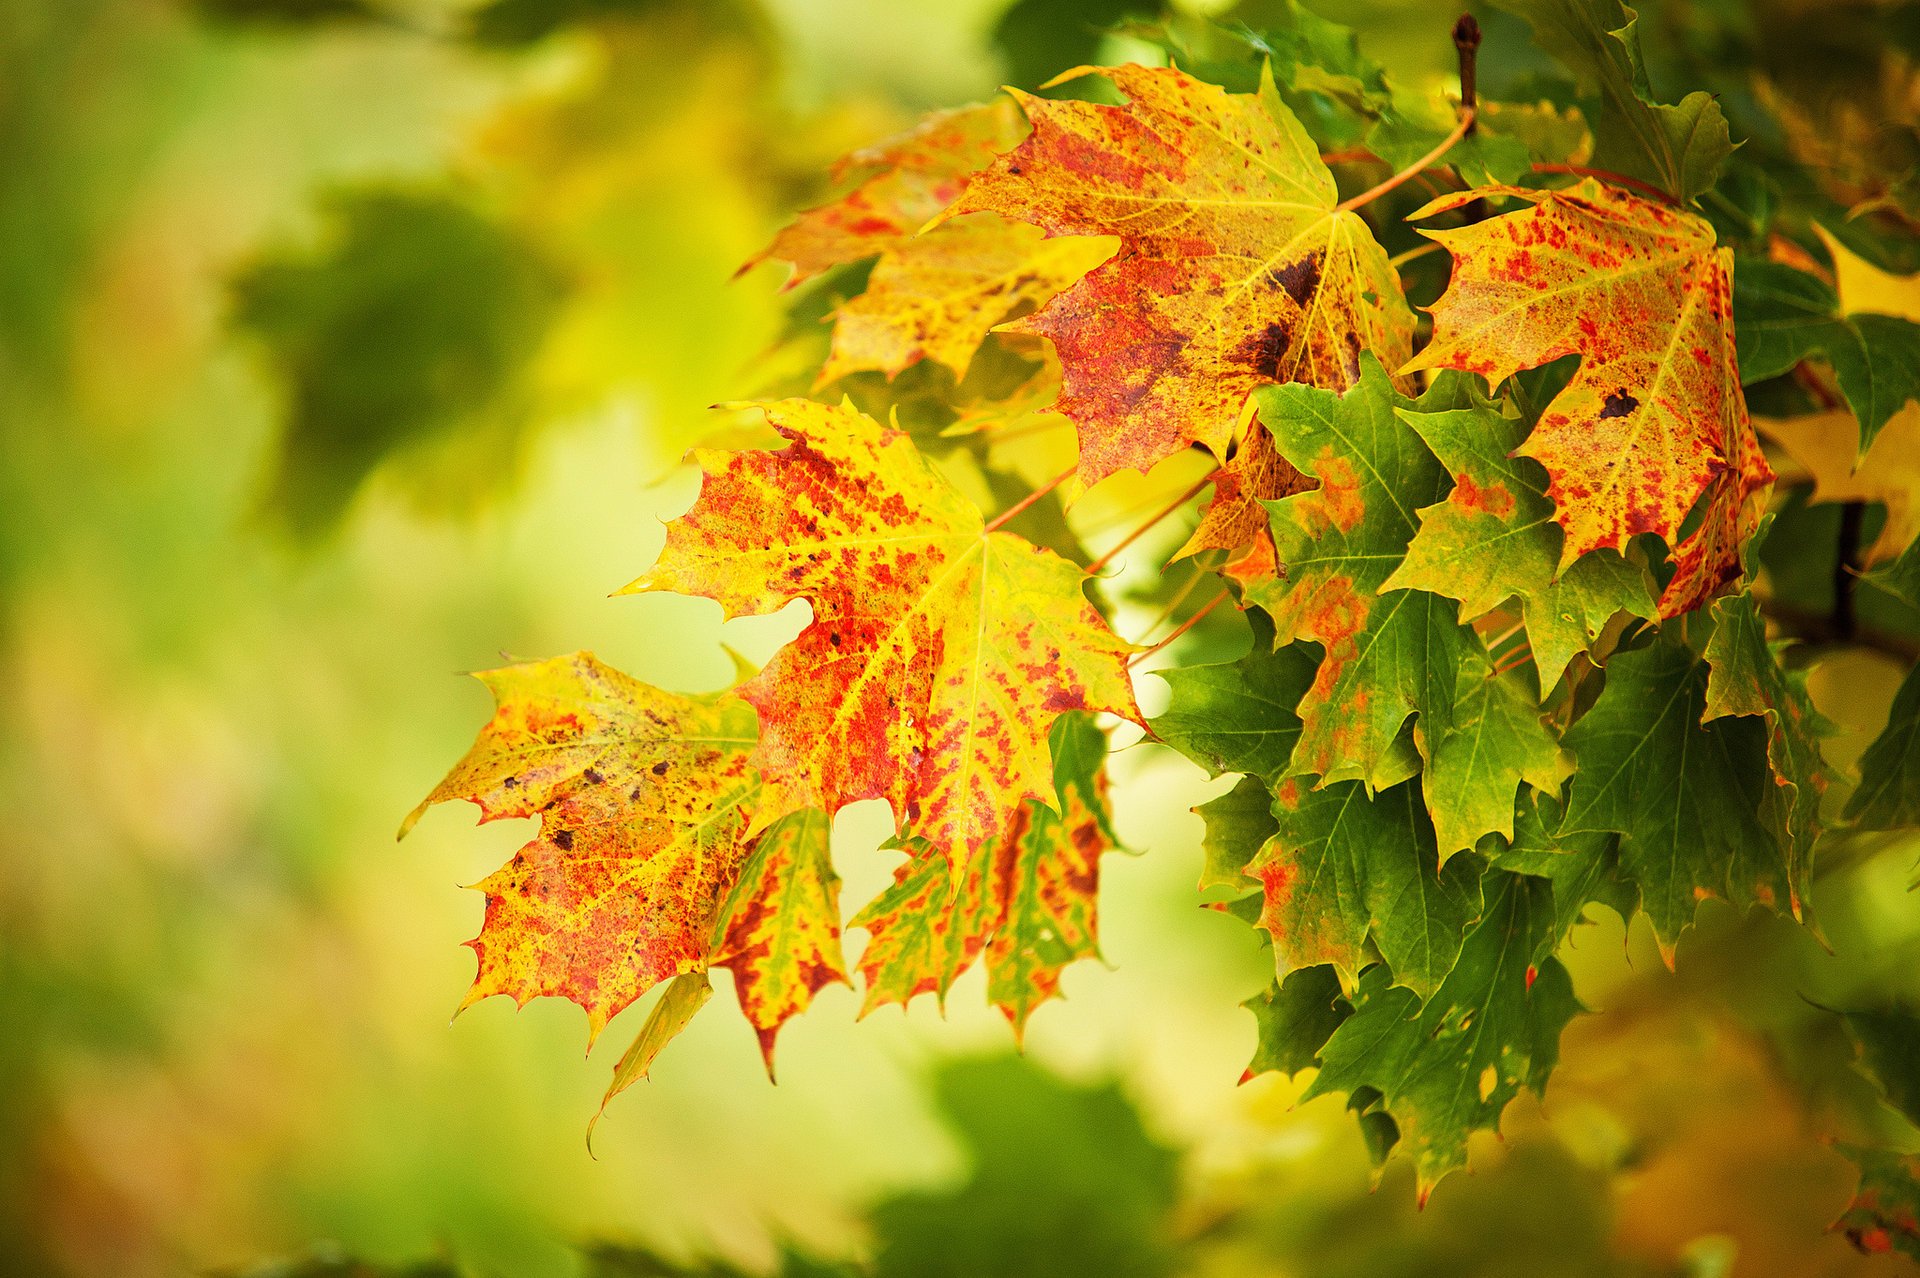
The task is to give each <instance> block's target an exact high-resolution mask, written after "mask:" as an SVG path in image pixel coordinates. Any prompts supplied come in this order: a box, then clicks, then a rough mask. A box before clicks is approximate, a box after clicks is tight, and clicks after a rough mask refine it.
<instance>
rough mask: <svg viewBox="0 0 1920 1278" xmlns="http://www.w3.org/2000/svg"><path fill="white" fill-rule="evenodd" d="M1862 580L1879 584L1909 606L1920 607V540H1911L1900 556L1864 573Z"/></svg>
mask: <svg viewBox="0 0 1920 1278" xmlns="http://www.w3.org/2000/svg"><path fill="white" fill-rule="evenodd" d="M1861 580H1862V581H1865V582H1869V583H1871V584H1872V585H1875V586H1878V587H1879V588H1880V589H1882V590H1884V591H1886V592H1887V593H1888V594H1890V595H1892V596H1893V597H1894V598H1896V599H1898V600H1899V601H1900V602H1901V603H1903V604H1906V605H1907V606H1908V607H1909V608H1920V541H1915V542H1909V543H1908V544H1907V548H1906V549H1905V550H1903V551H1901V552H1900V553H1899V555H1898V556H1896V557H1895V558H1894V559H1892V560H1890V561H1889V562H1887V563H1884V564H1881V565H1880V566H1879V567H1878V568H1875V569H1874V570H1873V571H1872V572H1869V573H1865V574H1863V575H1862V577H1861Z"/></svg>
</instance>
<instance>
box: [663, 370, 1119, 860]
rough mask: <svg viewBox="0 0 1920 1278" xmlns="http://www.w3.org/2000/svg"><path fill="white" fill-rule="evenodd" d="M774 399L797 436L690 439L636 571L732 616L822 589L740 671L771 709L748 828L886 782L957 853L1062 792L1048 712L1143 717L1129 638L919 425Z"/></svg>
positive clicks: (772, 407)
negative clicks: (729, 446)
mask: <svg viewBox="0 0 1920 1278" xmlns="http://www.w3.org/2000/svg"><path fill="white" fill-rule="evenodd" d="M765 408H766V413H767V420H768V421H769V423H770V424H771V425H772V426H773V428H774V429H775V430H776V431H778V432H779V433H780V434H781V435H782V436H784V437H785V438H786V439H787V440H788V441H789V444H788V446H787V447H786V448H783V449H779V450H775V451H764V450H750V451H745V452H718V451H712V450H704V449H703V450H698V451H697V452H696V454H695V457H696V459H697V460H698V462H699V463H700V466H701V468H702V469H703V470H704V471H705V479H704V480H703V482H702V485H701V490H700V497H699V499H698V500H697V501H696V502H695V503H694V505H693V508H692V509H691V510H689V511H688V512H687V513H686V514H685V515H684V516H682V517H681V518H679V519H677V520H675V521H674V522H673V523H672V525H671V526H670V527H669V528H668V530H667V543H666V547H665V548H664V549H663V550H662V552H661V556H660V561H659V564H658V565H657V566H656V567H655V568H654V570H653V571H652V572H650V573H648V574H647V575H645V576H644V577H642V578H640V579H639V580H638V581H636V582H635V583H634V584H633V585H632V586H630V587H629V588H628V589H629V590H675V591H679V592H680V593H683V594H692V595H703V596H705V597H707V598H710V599H714V600H717V601H718V602H719V603H720V605H721V607H722V609H723V610H724V611H725V612H726V614H727V615H728V616H736V615H739V614H743V613H747V614H762V613H768V612H773V611H775V610H777V609H778V608H780V607H782V606H783V605H785V604H786V603H787V602H789V601H790V600H793V599H805V600H807V601H808V602H809V603H810V604H812V606H813V622H812V624H810V625H809V626H808V627H807V628H806V629H805V630H803V631H802V632H801V633H800V635H799V636H798V637H797V638H796V639H795V640H794V641H793V642H792V643H790V644H788V645H787V646H786V647H785V648H783V649H781V650H780V652H778V653H777V654H775V656H774V658H773V659H772V660H771V661H770V662H769V663H768V664H767V666H766V668H765V669H763V670H762V671H761V672H760V673H759V674H758V675H757V676H755V677H754V678H753V679H751V680H749V681H748V682H747V683H745V684H744V685H742V687H741V688H740V690H739V692H740V695H741V696H742V697H743V698H745V699H746V700H747V701H748V702H750V703H751V704H752V705H753V706H754V708H755V709H756V710H758V711H759V714H760V725H761V736H760V743H759V746H758V748H757V749H756V751H755V753H754V756H753V761H754V763H755V765H756V766H758V767H759V768H760V769H761V770H762V773H763V775H764V777H765V781H766V794H765V796H764V799H763V801H762V803H761V806H760V809H759V813H758V815H757V816H756V819H755V821H756V828H758V827H759V826H763V825H765V824H768V823H771V822H772V821H773V820H774V819H776V818H778V817H780V816H783V815H785V814H786V813H788V812H794V811H799V810H801V809H803V808H809V807H819V808H823V809H825V810H826V811H827V813H828V814H829V815H831V814H832V813H834V812H837V811H839V809H840V808H841V807H843V806H844V805H846V804H848V803H853V802H856V801H858V800H861V799H885V800H887V801H888V802H889V803H890V804H891V805H892V807H893V812H894V819H895V821H896V823H897V825H898V828H899V830H900V833H901V835H902V836H903V837H904V836H905V835H906V834H907V833H908V832H909V831H910V832H911V833H912V834H913V835H914V836H916V837H918V838H920V839H923V840H925V841H926V842H927V843H928V844H929V845H931V847H932V848H933V849H934V851H935V852H936V853H938V854H939V855H940V856H941V857H942V858H943V859H945V861H946V862H947V864H948V865H949V867H950V868H952V869H953V870H954V871H955V872H956V873H957V872H958V871H959V869H960V868H961V867H962V866H964V864H965V861H966V857H967V854H968V851H969V849H973V848H978V847H982V846H988V847H991V846H994V845H996V844H998V843H999V842H1000V840H1001V839H1002V838H1003V837H1004V835H1005V833H1006V830H1007V828H1008V826H1009V824H1010V822H1011V821H1012V820H1013V819H1014V817H1015V815H1016V813H1017V811H1018V809H1019V806H1020V804H1021V803H1022V802H1023V801H1024V800H1026V799H1028V798H1042V799H1045V798H1046V797H1047V796H1049V795H1050V794H1051V793H1052V788H1053V787H1052V768H1051V762H1050V760H1049V758H1048V754H1047V746H1046V739H1047V730H1048V728H1049V727H1050V726H1051V725H1052V723H1053V721H1054V720H1055V718H1057V717H1058V716H1059V715H1060V714H1062V713H1064V712H1066V711H1069V710H1104V711H1109V712H1111V713H1114V714H1117V715H1120V716H1121V717H1123V718H1127V719H1130V720H1133V721H1134V722H1138V721H1139V718H1140V714H1139V710H1138V709H1137V708H1136V707H1135V705H1134V701H1133V689H1132V684H1131V682H1130V680H1129V678H1128V675H1127V665H1126V662H1127V657H1128V655H1129V654H1130V653H1131V652H1133V651H1134V649H1133V648H1132V646H1131V645H1129V644H1127V643H1125V642H1123V641H1121V640H1120V639H1119V638H1118V637H1116V636H1115V635H1114V634H1113V633H1112V632H1111V631H1109V630H1108V629H1107V626H1106V623H1105V622H1104V621H1103V620H1102V619H1101V617H1100V615H1099V613H1097V612H1096V611H1095V610H1094V608H1093V606H1092V605H1091V604H1090V603H1089V602H1088V601H1087V598H1086V595H1085V593H1084V585H1085V582H1086V574H1085V573H1084V572H1083V571H1082V570H1081V569H1080V568H1079V567H1077V566H1075V565H1074V564H1071V563H1069V562H1067V561H1066V560H1064V559H1061V558H1060V557H1059V556H1057V555H1054V554H1052V553H1050V552H1048V551H1044V550H1041V549H1039V548H1037V547H1035V546H1033V545H1032V544H1031V543H1029V542H1027V541H1026V540H1024V539H1023V538H1020V537H1018V536H1015V535H1014V534H1012V533H1008V532H1003V531H997V530H996V531H993V532H987V531H986V530H985V524H984V521H983V519H982V518H981V514H980V511H979V510H978V509H977V508H976V507H975V506H974V505H973V504H972V503H971V502H970V501H968V500H967V499H966V498H965V497H964V496H962V495H961V493H960V492H959V491H958V490H957V489H955V488H954V487H953V485H952V484H950V483H949V482H948V481H947V480H946V479H944V478H943V477H941V475H940V474H939V473H938V472H937V471H935V470H934V469H933V467H932V466H931V465H930V464H929V462H928V461H927V459H926V458H925V457H923V456H922V455H921V454H920V453H919V451H918V450H917V449H915V447H914V445H913V443H912V441H911V440H910V439H909V438H908V437H907V436H906V435H904V434H902V433H901V432H898V431H894V430H890V429H888V428H887V427H884V426H881V425H880V424H879V423H877V422H875V421H873V420H872V419H871V418H868V417H866V416H864V415H862V414H860V413H859V412H857V411H855V410H854V409H853V408H851V407H850V406H844V405H843V406H839V407H835V406H831V405H826V404H820V403H815V402H812V401H808V400H786V401H783V402H780V403H776V404H769V405H766V406H765Z"/></svg>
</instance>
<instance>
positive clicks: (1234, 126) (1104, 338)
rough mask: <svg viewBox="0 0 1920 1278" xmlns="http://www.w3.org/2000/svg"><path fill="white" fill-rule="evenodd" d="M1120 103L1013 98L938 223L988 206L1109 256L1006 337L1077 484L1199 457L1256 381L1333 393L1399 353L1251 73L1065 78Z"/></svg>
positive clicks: (1225, 436)
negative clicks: (1036, 338) (1223, 84)
mask: <svg viewBox="0 0 1920 1278" xmlns="http://www.w3.org/2000/svg"><path fill="white" fill-rule="evenodd" d="M1089 72H1094V73H1097V74H1100V75H1103V76H1105V77H1106V78H1107V79H1109V80H1111V81H1112V82H1113V84H1114V85H1115V86H1116V87H1117V88H1118V89H1119V90H1120V91H1121V92H1122V93H1124V94H1125V95H1126V96H1127V98H1128V102H1127V104H1126V105H1125V106H1106V105H1102V104H1098V103H1092V102H1078V101H1052V100H1049V99H1045V98H1038V97H1034V96H1031V95H1029V94H1024V93H1019V92H1017V91H1015V92H1014V96H1015V97H1016V99H1017V100H1018V101H1019V102H1020V104H1021V106H1022V107H1024V108H1025V110H1026V112H1027V116H1028V118H1029V119H1030V120H1031V121H1032V123H1033V128H1034V131H1033V135H1032V136H1031V137H1029V138H1028V139H1027V140H1026V141H1025V142H1023V143H1021V144H1020V146H1019V147H1017V148H1015V149H1014V150H1013V151H1012V152H1011V153H1009V154H1007V155H1005V156H1003V157H1001V158H1000V159H999V160H997V161H995V162H994V164H993V165H992V167H990V168H989V169H987V170H986V171H985V172H984V173H981V174H979V175H978V176H976V177H975V178H974V179H973V181H972V182H971V183H970V184H969V185H968V187H967V189H966V190H965V191H964V192H963V193H962V194H961V195H960V196H959V198H958V199H957V200H956V201H955V202H954V204H953V205H952V206H951V208H950V209H949V215H951V214H957V213H967V212H974V211H980V210H984V211H991V212H997V213H1003V214H1006V215H1007V216H1009V217H1014V218H1018V219H1020V220H1021V221H1025V222H1031V223H1034V224H1035V225H1037V226H1040V227H1043V228H1044V229H1045V230H1046V231H1047V232H1048V233H1049V234H1051V235H1117V236H1119V237H1120V246H1121V247H1120V251H1119V253H1118V254H1117V255H1115V256H1114V257H1113V258H1112V260H1110V261H1108V262H1106V263H1105V264H1104V265H1101V266H1098V267H1096V268H1095V269H1094V270H1092V271H1091V272H1090V273H1089V274H1087V275H1086V276H1085V277H1084V278H1083V279H1081V280H1080V281H1079V282H1078V283H1077V284H1075V285H1074V286H1073V287H1071V288H1069V289H1067V290H1066V291H1065V292H1063V293H1061V294H1059V295H1058V296H1057V297H1055V298H1054V299H1053V300H1052V301H1050V302H1048V303H1047V304H1046V306H1044V307H1042V308H1041V309H1040V310H1039V311H1038V312H1037V313H1035V314H1033V315H1031V316H1028V317H1026V318H1024V319H1021V320H1019V321H1017V322H1016V324H1015V325H1014V326H1013V327H1016V328H1017V329H1018V330H1019V331H1024V332H1032V333H1038V334H1040V335H1042V336H1045V337H1047V338H1049V339H1050V340H1051V341H1052V342H1053V343H1054V346H1055V348H1056V349H1057V350H1058V351H1059V354H1060V360H1061V363H1062V365H1063V366H1064V368H1065V389H1064V393H1063V394H1062V396H1061V398H1060V404H1059V407H1060V410H1061V411H1062V412H1063V413H1065V414H1066V415H1067V416H1068V417H1071V418H1072V419H1073V420H1074V422H1075V423H1076V424H1077V425H1078V427H1079V430H1080V477H1081V479H1083V480H1085V481H1086V482H1088V483H1094V482H1097V481H1099V480H1100V479H1103V478H1105V477H1106V476H1107V475H1110V474H1112V473H1113V472H1114V471H1117V470H1123V469H1134V470H1142V471H1144V470H1147V469H1149V468H1150V467H1152V466H1153V464H1154V463H1155V462H1157V461H1159V460H1160V459H1162V458H1164V457H1167V456H1170V455H1171V454H1173V453H1175V452H1177V451H1179V450H1180V449H1182V448H1185V447H1187V446H1188V445H1189V444H1192V443H1196V442H1197V443H1201V444H1204V445H1205V446H1207V447H1208V448H1210V449H1211V450H1213V452H1214V453H1215V455H1216V456H1218V455H1224V454H1225V452H1226V448H1227V443H1228V441H1229V440H1230V439H1231V438H1232V436H1233V432H1234V430H1235V428H1236V427H1237V426H1238V425H1239V423H1240V422H1241V421H1242V420H1243V418H1244V416H1245V413H1246V400H1247V396H1248V394H1249V393H1250V392H1251V391H1252V390H1253V389H1254V388H1255V387H1257V386H1261V385H1264V384H1267V383H1272V382H1289V381H1300V382H1307V383H1310V384H1312V385H1316V386H1324V387H1329V388H1333V389H1344V388H1345V387H1347V386H1349V385H1351V384H1352V382H1353V381H1354V379H1355V378H1357V377H1358V376H1359V357H1360V353H1361V352H1362V351H1371V352H1373V353H1374V354H1375V355H1377V356H1378V357H1379V358H1380V359H1381V360H1383V361H1384V362H1386V363H1387V364H1388V366H1389V367H1397V366H1398V365H1399V364H1400V363H1402V362H1404V360H1405V359H1406V357H1407V355H1408V354H1409V353H1410V351H1411V342H1412V336H1413V315H1412V313H1411V312H1410V311H1409V310H1408V309H1407V305H1406V302H1405V300H1404V298H1403V296H1402V294H1401V290H1400V283H1399V279H1398V277H1397V276H1396V275H1395V274H1394V272H1393V269H1392V267H1391V266H1389V264H1388V262H1387V256H1386V254H1385V252H1384V251H1382V249H1381V248H1380V246H1379V245H1378V244H1377V243H1376V242H1375V241H1374V238H1373V235H1372V233H1371V232H1370V231H1369V230H1368V229H1367V225H1366V223H1365V222H1363V221H1362V220H1361V219H1360V217H1359V216H1358V215H1357V214H1355V213H1353V212H1351V211H1340V210H1339V209H1338V207H1337V205H1338V200H1339V195H1338V192H1337V191H1336V189H1335V186H1334V181H1333V176H1332V174H1331V173H1329V172H1328V170H1327V167H1326V165H1325V164H1323V163H1322V162H1321V160H1320V156H1319V153H1318V151H1317V150H1316V149H1315V147H1314V144H1313V141H1312V139H1310V138H1309V137H1308V136H1307V133H1306V131H1305V130H1304V129H1302V128H1301V126H1300V123H1299V121H1297V120H1296V119H1295V118H1294V117H1293V114H1292V113H1291V112H1290V111H1289V110H1288V109H1287V107H1286V105H1285V104H1284V103H1283V102H1282V101H1281V100H1280V97H1279V94H1278V92H1277V91H1276V90H1275V89H1274V87H1273V84H1272V81H1271V79H1270V78H1268V79H1267V80H1265V81H1264V82H1263V84H1262V86H1261V89H1260V91H1259V92H1258V93H1252V94H1247V93H1229V92H1227V91H1226V90H1224V89H1221V88H1218V87H1216V86H1214V85H1210V84H1207V83H1205V82H1203V81H1199V80H1195V79H1193V78H1192V77H1191V76H1188V75H1186V74H1184V73H1183V72H1180V71H1177V70H1174V69H1171V68H1158V67H1142V66H1122V67H1107V68H1081V69H1080V70H1078V71H1073V72H1069V73H1068V74H1067V75H1066V76H1062V77H1061V79H1062V80H1065V79H1070V78H1073V77H1075V76H1078V75H1083V74H1087V73H1089Z"/></svg>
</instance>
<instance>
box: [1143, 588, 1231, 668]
mask: <svg viewBox="0 0 1920 1278" xmlns="http://www.w3.org/2000/svg"><path fill="white" fill-rule="evenodd" d="M1232 593H1233V592H1232V591H1230V590H1226V589H1222V590H1221V591H1220V593H1219V594H1217V595H1215V596H1214V597H1213V598H1211V599H1209V600H1207V602H1206V603H1205V604H1203V605H1201V607H1200V611H1198V612H1196V613H1194V614H1193V615H1192V616H1191V617H1188V618H1187V619H1186V620H1185V621H1183V622H1181V623H1180V624H1179V625H1177V626H1175V627H1174V628H1173V630H1172V632H1171V633H1169V634H1168V635H1167V637H1166V638H1165V639H1162V640H1161V641H1160V642H1159V643H1156V644H1154V645H1153V646H1152V647H1151V648H1148V649H1147V650H1146V651H1145V652H1136V653H1134V654H1133V656H1132V658H1131V659H1129V660H1128V662H1127V664H1128V665H1130V666H1137V665H1139V664H1140V663H1141V662H1142V661H1145V660H1146V659H1147V658H1148V657H1151V656H1152V655H1153V654H1154V653H1156V652H1158V651H1160V650H1161V649H1162V648H1164V647H1166V646H1167V645H1168V644H1170V643H1172V642H1173V641H1174V640H1175V639H1178V638H1179V637H1180V636H1181V635H1184V634H1185V633H1187V631H1189V630H1191V629H1193V628H1194V627H1195V626H1197V625H1199V624H1200V622H1201V620H1202V619H1204V618H1205V617H1206V615H1207V614H1208V613H1210V612H1212V611H1213V610H1214V609H1215V608H1218V607H1219V606H1220V605H1221V604H1223V603H1225V602H1226V601H1227V598H1228V596H1229V595H1231V594H1232Z"/></svg>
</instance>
